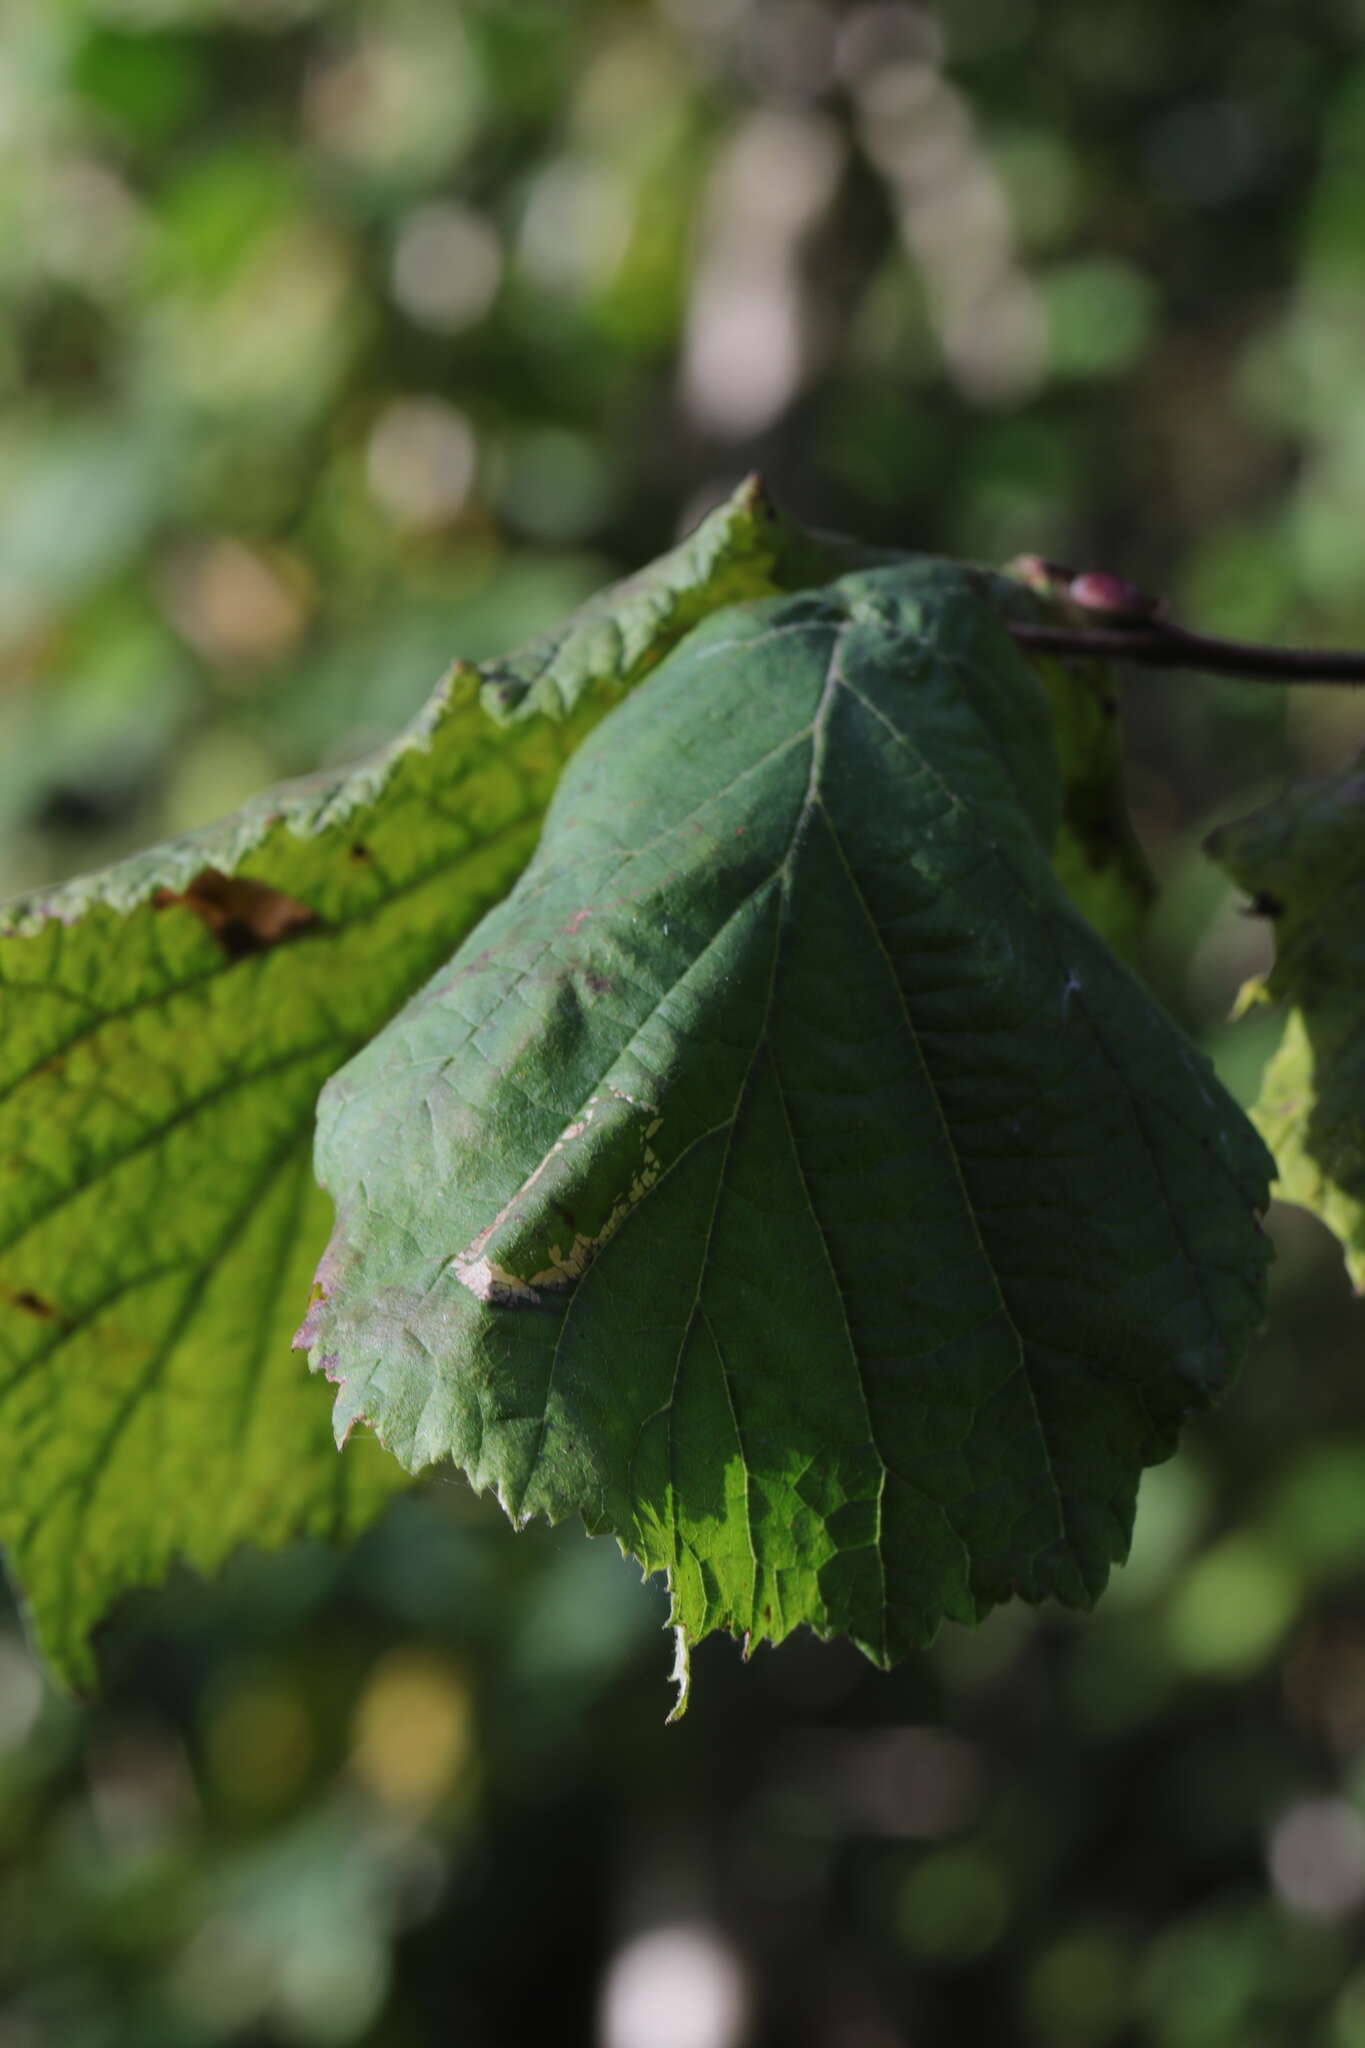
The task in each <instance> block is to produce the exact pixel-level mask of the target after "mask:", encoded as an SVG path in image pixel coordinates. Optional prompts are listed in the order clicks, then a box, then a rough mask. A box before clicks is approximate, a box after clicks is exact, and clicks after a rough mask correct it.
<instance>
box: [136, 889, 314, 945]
mask: <svg viewBox="0 0 1365 2048" xmlns="http://www.w3.org/2000/svg"><path fill="white" fill-rule="evenodd" d="M152 902H153V903H154V904H155V906H156V908H157V909H158V910H170V909H172V908H174V907H175V906H176V905H183V906H184V908H185V909H186V910H189V911H192V912H193V914H194V915H195V916H196V917H197V918H198V919H199V921H200V923H201V924H202V925H203V926H204V927H205V929H206V930H207V931H208V932H210V933H211V934H212V936H213V937H214V938H215V939H216V940H217V941H218V944H219V945H220V946H221V947H222V949H223V951H224V953H225V954H226V955H227V957H228V959H229V960H244V959H245V958H246V957H247V955H248V954H250V953H266V952H269V950H270V948H271V947H272V946H278V945H279V944H280V942H281V940H282V939H290V938H294V937H296V936H297V935H298V933H299V932H302V931H307V929H308V927H309V926H310V925H312V924H315V923H316V922H317V913H316V911H313V910H310V909H309V907H308V905H307V904H306V903H299V902H297V901H296V900H295V898H294V897H292V896H287V895H286V894H285V893H284V891H283V890H282V889H272V888H271V886H270V884H269V883H268V882H260V881H256V880H255V879H254V878H253V877H251V876H247V875H225V874H223V873H222V872H221V870H220V869H218V868H201V869H200V871H199V873H198V874H197V875H195V876H194V878H193V880H192V881H191V882H190V883H189V884H188V886H187V887H186V888H184V889H165V888H162V889H158V890H156V891H155V893H154V895H153V897H152Z"/></svg>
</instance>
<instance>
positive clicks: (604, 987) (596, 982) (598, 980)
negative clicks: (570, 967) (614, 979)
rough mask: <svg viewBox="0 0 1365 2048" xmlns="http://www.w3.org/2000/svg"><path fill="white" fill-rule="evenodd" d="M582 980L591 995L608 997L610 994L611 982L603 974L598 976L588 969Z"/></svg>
mask: <svg viewBox="0 0 1365 2048" xmlns="http://www.w3.org/2000/svg"><path fill="white" fill-rule="evenodd" d="M583 979H584V980H585V981H586V982H587V984H588V987H589V989H590V990H591V992H592V994H593V995H595V996H608V995H610V994H611V982H610V981H609V980H608V978H607V976H606V975H605V974H598V973H596V972H595V971H594V970H593V969H592V968H591V967H590V968H589V969H588V971H587V973H586V974H585V975H584V977H583Z"/></svg>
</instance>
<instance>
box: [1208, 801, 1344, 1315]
mask: <svg viewBox="0 0 1365 2048" xmlns="http://www.w3.org/2000/svg"><path fill="white" fill-rule="evenodd" d="M1362 805H1365V763H1362V762H1361V761H1356V762H1354V763H1353V764H1352V766H1351V767H1349V768H1346V769H1343V770H1342V771H1341V773H1339V774H1336V775H1329V776H1323V777H1319V778H1317V779H1315V780H1313V781H1311V782H1304V783H1299V784H1297V785H1296V786H1295V787H1293V788H1291V789H1288V790H1286V791H1285V793H1284V795H1283V796H1281V797H1279V798H1277V800H1276V801H1275V802H1274V803H1271V804H1267V805H1265V806H1264V808H1263V809H1261V810H1259V811H1253V812H1252V814H1251V816H1250V817H1247V818H1241V819H1239V820H1238V821H1237V822H1236V823H1235V824H1231V825H1224V826H1221V827H1220V828H1219V830H1218V831H1216V832H1215V833H1214V834H1213V835H1212V837H1211V838H1210V840H1209V842H1208V850H1209V852H1210V854H1211V855H1212V856H1213V858H1214V859H1215V860H1216V861H1218V862H1220V863H1221V865H1222V866H1223V867H1225V868H1226V869H1227V871H1228V873H1229V874H1230V875H1231V876H1232V877H1233V879H1234V880H1235V881H1236V882H1237V883H1238V884H1239V885H1240V887H1242V888H1243V889H1245V890H1246V891H1247V892H1248V894H1249V895H1250V896H1251V898H1252V907H1253V908H1254V909H1255V910H1257V911H1259V912H1260V913H1261V915H1263V916H1265V917H1269V918H1272V919H1273V920H1274V929H1275V965H1274V967H1273V968H1272V970H1271V972H1270V973H1269V974H1268V975H1267V976H1266V977H1265V978H1264V980H1263V981H1261V982H1257V983H1254V984H1252V985H1251V987H1250V988H1249V989H1248V990H1247V991H1246V993H1245V1000H1246V1001H1248V1002H1250V1001H1255V1000H1258V999H1270V1000H1278V1001H1280V1002H1282V1003H1284V1004H1286V1005H1287V1009H1286V1014H1285V1021H1284V1035H1283V1037H1282V1039H1281V1041H1280V1045H1279V1048H1278V1050H1277V1051H1276V1052H1275V1054H1274V1056H1273V1058H1272V1059H1271V1061H1270V1063H1269V1065H1268V1066H1267V1068H1266V1071H1265V1077H1264V1079H1263V1081H1262V1084H1261V1092H1260V1096H1259V1098H1258V1100H1257V1102H1256V1106H1255V1108H1254V1109H1253V1111H1252V1118H1253V1121H1254V1122H1255V1124H1256V1126H1257V1128H1258V1130H1260V1131H1261V1133H1262V1134H1263V1136H1264V1137H1265V1140H1266V1143H1267V1144H1268V1145H1269V1146H1270V1148H1271V1150H1272V1151H1273V1153H1274V1154H1275V1168H1276V1187H1277V1189H1278V1192H1279V1193H1280V1194H1281V1195H1282V1196H1283V1197H1284V1199H1285V1201H1287V1202H1297V1203H1298V1204H1299V1206H1300V1207H1301V1208H1304V1209H1310V1210H1311V1211H1312V1212H1313V1214H1314V1215H1315V1216H1320V1217H1321V1218H1322V1221H1323V1222H1324V1223H1325V1224H1326V1225H1327V1227H1328V1229H1329V1230H1332V1231H1334V1232H1335V1233H1336V1235H1337V1237H1338V1238H1339V1239H1340V1240H1341V1245H1342V1249H1343V1251H1344V1252H1345V1255H1346V1265H1347V1270H1348V1271H1349V1273H1350V1275H1351V1278H1352V1280H1353V1281H1354V1282H1355V1284H1356V1287H1357V1289H1358V1290H1359V1289H1365V1002H1363V1001H1362V995H1361V990H1362V985H1365V984H1363V983H1362V977H1363V976H1365V942H1363V941H1362V933H1365V829H1362V820H1363V818H1365V812H1363V811H1362Z"/></svg>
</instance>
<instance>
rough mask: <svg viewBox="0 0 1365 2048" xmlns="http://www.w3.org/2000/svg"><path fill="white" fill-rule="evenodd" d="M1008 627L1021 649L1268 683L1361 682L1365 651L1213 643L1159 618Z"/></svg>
mask: <svg viewBox="0 0 1365 2048" xmlns="http://www.w3.org/2000/svg"><path fill="white" fill-rule="evenodd" d="M1007 623H1008V625H1009V630H1010V632H1011V634H1012V635H1013V637H1014V639H1015V640H1016V641H1017V642H1018V643H1019V645H1020V646H1021V647H1028V648H1032V649H1034V650H1035V651H1036V652H1038V653H1039V654H1062V655H1066V654H1069V655H1072V656H1074V657H1075V658H1076V659H1078V660H1100V661H1132V662H1137V663H1138V664H1139V665H1140V666H1141V667H1143V668H1188V669H1200V670H1203V671H1204V673H1205V674H1208V675H1222V676H1243V677H1246V678H1248V679H1251V680H1254V681H1257V682H1266V683H1365V652H1362V651H1360V650H1356V649H1343V648H1324V649H1318V648H1312V647H1262V646H1258V645H1256V644H1255V643H1254V642H1251V641H1246V640H1215V639H1213V638H1211V637H1210V635H1208V634H1207V633H1191V632H1190V631H1189V630H1188V628H1186V627H1184V626H1175V625H1172V624H1171V623H1170V621H1169V620H1167V619H1159V618H1153V619H1143V620H1141V621H1131V622H1125V623H1124V624H1123V625H1121V626H1111V627H1103V628H1095V629H1093V630H1092V629H1090V628H1088V627H1087V628H1079V629H1077V630H1076V631H1074V632H1073V631H1071V630H1069V629H1068V628H1067V627H1064V626H1026V625H1023V624H1021V623H1018V622H1016V621H1015V620H1013V619H1011V620H1009V621H1008V622H1007Z"/></svg>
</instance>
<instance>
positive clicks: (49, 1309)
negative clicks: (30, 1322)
mask: <svg viewBox="0 0 1365 2048" xmlns="http://www.w3.org/2000/svg"><path fill="white" fill-rule="evenodd" d="M10 1300H11V1301H12V1302H13V1303H14V1306H15V1307H16V1308H21V1309H22V1310H23V1311H24V1313H25V1315H30V1316H40V1317H41V1318H42V1320H43V1321H44V1322H45V1323H50V1322H53V1321H54V1320H55V1318H56V1315H57V1311H56V1309H55V1308H54V1307H53V1306H52V1303H51V1302H50V1301H45V1300H44V1299H43V1297H42V1295H41V1294H34V1293H33V1292H32V1291H31V1290H30V1289H29V1288H27V1287H25V1288H21V1289H20V1291H19V1293H17V1294H11V1296H10Z"/></svg>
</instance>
